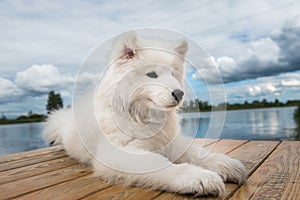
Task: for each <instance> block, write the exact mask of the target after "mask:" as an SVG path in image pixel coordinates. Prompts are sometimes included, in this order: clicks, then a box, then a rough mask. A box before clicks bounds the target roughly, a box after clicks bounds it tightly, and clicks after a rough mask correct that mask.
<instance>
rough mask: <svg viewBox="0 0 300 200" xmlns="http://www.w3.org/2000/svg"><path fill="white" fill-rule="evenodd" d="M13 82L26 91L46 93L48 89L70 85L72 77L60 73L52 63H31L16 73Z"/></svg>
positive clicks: (58, 88) (57, 88)
mask: <svg viewBox="0 0 300 200" xmlns="http://www.w3.org/2000/svg"><path fill="white" fill-rule="evenodd" d="M15 83H16V85H17V86H18V87H19V88H21V89H23V90H24V91H26V92H30V93H38V94H47V93H48V92H49V91H50V90H61V89H64V88H66V87H70V86H71V85H72V83H73V78H72V77H71V76H69V75H64V74H62V73H61V72H60V71H59V70H58V68H57V67H55V66H53V65H47V64H44V65H32V66H31V67H29V68H28V69H26V70H24V71H21V72H18V73H17V75H16V78H15Z"/></svg>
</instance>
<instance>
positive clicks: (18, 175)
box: [0, 157, 79, 185]
mask: <svg viewBox="0 0 300 200" xmlns="http://www.w3.org/2000/svg"><path fill="white" fill-rule="evenodd" d="M75 164H79V163H78V162H77V161H75V160H74V159H72V158H70V157H63V158H59V159H55V160H50V161H47V162H42V163H37V164H33V165H29V166H26V167H20V168H16V169H12V170H8V171H3V172H0V177H1V179H0V185H1V184H4V183H8V182H12V181H17V180H20V179H24V178H28V177H32V176H36V175H39V174H43V173H47V172H50V171H55V170H58V169H61V168H65V167H69V166H72V165H75Z"/></svg>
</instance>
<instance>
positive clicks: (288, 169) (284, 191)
mask: <svg viewBox="0 0 300 200" xmlns="http://www.w3.org/2000/svg"><path fill="white" fill-rule="evenodd" d="M299 169H300V142H299V141H298V142H293V143H291V142H282V143H281V144H280V145H279V146H278V148H277V149H276V150H275V151H274V152H273V153H272V154H271V155H270V157H269V158H268V159H267V160H266V161H265V162H264V163H263V164H262V165H261V166H260V167H259V168H258V169H257V170H256V171H255V172H254V174H253V175H252V176H251V177H250V178H249V180H248V184H246V185H244V186H242V187H241V188H240V189H239V190H238V191H237V192H236V193H235V194H234V195H233V197H232V198H231V199H241V198H244V199H249V198H250V197H251V198H253V199H271V198H273V199H297V198H299V193H298V192H299V190H300V182H299V180H300V174H299V173H300V172H299Z"/></svg>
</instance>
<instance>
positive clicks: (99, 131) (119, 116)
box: [44, 32, 246, 196]
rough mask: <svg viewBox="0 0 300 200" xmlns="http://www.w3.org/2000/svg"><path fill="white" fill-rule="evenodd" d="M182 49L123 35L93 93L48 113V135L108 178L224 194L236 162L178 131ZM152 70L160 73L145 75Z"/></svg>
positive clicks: (239, 171) (240, 176)
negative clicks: (176, 93)
mask: <svg viewBox="0 0 300 200" xmlns="http://www.w3.org/2000/svg"><path fill="white" fill-rule="evenodd" d="M162 48H164V49H167V51H166V50H163V49H162ZM186 51H187V42H186V41H179V42H178V43H175V44H174V43H171V42H164V41H159V40H155V42H153V43H151V41H150V42H149V41H148V44H147V43H146V42H144V43H143V42H142V40H141V39H139V38H137V37H136V35H135V33H134V32H128V33H127V34H124V35H123V36H122V37H120V39H119V40H117V41H116V42H115V43H114V44H113V51H112V60H113V62H112V63H111V66H110V67H109V69H108V70H107V71H106V72H105V76H104V78H103V79H102V80H101V82H100V84H99V86H98V87H97V88H96V90H95V94H94V93H93V92H91V93H90V94H88V95H86V96H85V97H83V98H82V99H81V100H79V101H78V102H76V103H75V104H74V107H73V108H72V109H68V110H59V111H56V112H53V113H52V114H51V115H50V116H49V119H48V122H47V124H46V126H45V130H44V134H45V137H46V138H47V140H48V141H49V142H54V144H62V145H63V147H64V148H65V150H66V151H67V153H68V154H69V155H70V156H72V157H74V158H76V159H78V160H80V161H81V162H85V163H91V164H93V166H94V170H95V174H96V175H97V176H99V177H102V178H103V179H105V180H107V181H109V182H111V183H122V184H126V185H136V186H141V187H147V188H152V189H160V190H166V191H170V192H178V193H195V194H196V195H210V194H211V195H214V196H221V195H223V194H224V192H225V186H224V183H223V181H233V182H237V183H239V184H241V183H243V182H244V181H245V179H246V170H245V167H244V166H243V164H242V163H241V162H240V161H238V160H235V159H231V158H229V157H227V156H225V155H221V154H214V153H209V152H208V151H207V150H206V149H203V148H201V147H200V146H198V145H196V144H191V145H189V146H188V145H187V144H189V141H190V140H189V139H188V138H185V137H183V136H181V135H180V134H179V133H178V132H179V127H178V124H179V123H178V118H177V115H176V108H178V106H179V105H180V103H181V102H182V100H181V101H180V103H178V102H177V101H176V100H175V99H174V97H173V96H172V91H174V90H175V89H180V90H183V87H184V86H183V77H184V56H185V54H186ZM152 71H154V72H156V73H157V75H158V77H157V78H150V77H148V76H147V75H146V74H147V73H148V72H152ZM112 147H115V148H112ZM156 169H157V170H156ZM134 170H136V171H134ZM143 170H145V173H141V172H143Z"/></svg>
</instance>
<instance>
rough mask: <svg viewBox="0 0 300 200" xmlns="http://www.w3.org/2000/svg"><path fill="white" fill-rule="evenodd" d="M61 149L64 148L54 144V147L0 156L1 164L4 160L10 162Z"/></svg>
mask: <svg viewBox="0 0 300 200" xmlns="http://www.w3.org/2000/svg"><path fill="white" fill-rule="evenodd" d="M61 149H62V147H61V146H53V147H48V148H43V149H37V150H33V151H26V152H22V153H17V154H10V155H6V156H0V164H1V163H4V162H10V161H15V160H19V159H24V158H30V157H34V156H41V155H43V154H47V153H52V152H55V151H59V150H61Z"/></svg>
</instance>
